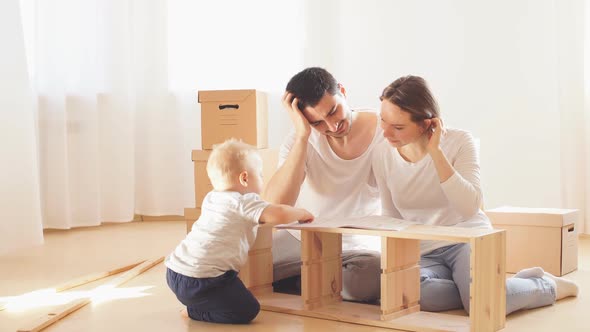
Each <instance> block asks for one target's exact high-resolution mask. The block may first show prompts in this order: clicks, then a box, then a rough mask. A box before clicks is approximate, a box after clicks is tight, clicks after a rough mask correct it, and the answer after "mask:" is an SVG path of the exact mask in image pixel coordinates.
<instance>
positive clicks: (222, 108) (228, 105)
mask: <svg viewBox="0 0 590 332" xmlns="http://www.w3.org/2000/svg"><path fill="white" fill-rule="evenodd" d="M226 108H233V109H236V110H237V109H239V108H240V105H238V104H222V105H219V109H220V110H224V109H226Z"/></svg>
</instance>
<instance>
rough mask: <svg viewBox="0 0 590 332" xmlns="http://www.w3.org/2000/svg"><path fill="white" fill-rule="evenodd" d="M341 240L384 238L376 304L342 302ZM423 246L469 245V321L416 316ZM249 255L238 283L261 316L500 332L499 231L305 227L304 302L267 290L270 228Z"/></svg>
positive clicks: (502, 246)
mask: <svg viewBox="0 0 590 332" xmlns="http://www.w3.org/2000/svg"><path fill="white" fill-rule="evenodd" d="M292 228H293V229H298V227H297V226H295V227H292ZM342 234H363V235H374V236H379V237H381V251H382V254H381V305H380V306H377V305H370V304H361V303H353V302H344V301H342V297H341V296H340V291H341V290H342ZM420 240H443V241H450V242H459V243H468V244H470V246H471V268H470V276H471V285H470V294H471V297H470V309H469V317H466V316H456V315H449V314H441V313H431V312H423V311H420V304H419V299H420V275H419V271H420V268H419V266H418V262H419V260H420V250H419V243H420ZM248 257H249V259H248V263H247V264H246V266H245V267H244V268H243V269H242V270H241V271H240V278H241V279H242V281H243V282H244V284H245V285H246V286H247V287H248V288H249V289H250V290H251V291H252V293H254V295H255V296H256V298H257V299H258V301H259V302H260V304H261V308H262V309H263V310H268V311H275V312H281V313H287V314H294V315H301V316H308V317H315V318H321V319H328V320H335V321H341V322H349V323H354V324H363V325H371V326H377V327H385V328H393V329H400V330H406V331H477V332H480V331H498V330H500V329H502V328H503V327H504V325H505V322H506V315H505V313H506V284H505V273H506V233H505V231H503V230H485V229H484V230H482V229H468V228H459V227H442V226H427V225H417V226H410V227H408V228H407V229H405V230H403V231H377V230H365V229H351V228H320V227H317V228H316V227H314V228H304V229H301V260H302V266H301V296H298V295H288V294H280V293H273V291H272V279H273V266H272V228H271V227H269V226H260V227H259V228H258V236H257V239H256V242H255V244H254V246H253V247H252V249H251V250H250V253H249V256H248ZM368 282H369V281H368Z"/></svg>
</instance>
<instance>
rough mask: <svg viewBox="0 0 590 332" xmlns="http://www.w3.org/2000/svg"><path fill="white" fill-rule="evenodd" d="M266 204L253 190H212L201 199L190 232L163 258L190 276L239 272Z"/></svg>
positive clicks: (203, 276)
mask: <svg viewBox="0 0 590 332" xmlns="http://www.w3.org/2000/svg"><path fill="white" fill-rule="evenodd" d="M268 205H269V203H268V202H266V201H263V200H262V199H261V198H260V196H259V195H258V194H255V193H248V194H245V195H242V194H240V193H238V192H234V191H225V192H217V191H211V192H210V193H208V194H207V196H205V198H204V199H203V205H202V207H201V216H200V217H199V219H198V220H197V222H195V223H194V224H193V228H192V230H191V231H190V233H189V234H188V235H187V236H186V238H185V239H184V240H182V242H181V243H180V244H179V245H178V246H177V247H176V249H175V250H174V252H172V253H171V254H170V255H169V256H168V257H166V262H165V264H166V266H167V267H168V268H170V269H171V270H173V271H174V272H176V273H180V274H183V275H185V276H189V277H193V278H211V277H217V276H220V275H222V274H223V273H225V272H226V271H229V270H234V271H239V270H240V268H241V267H242V266H243V265H244V264H245V263H246V260H247V258H248V250H250V247H251V246H252V244H253V243H254V240H255V239H256V232H257V230H258V224H259V220H260V215H261V214H262V211H264V209H265V208H266V207H267V206H268Z"/></svg>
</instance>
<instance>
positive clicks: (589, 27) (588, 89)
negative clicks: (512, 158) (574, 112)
mask: <svg viewBox="0 0 590 332" xmlns="http://www.w3.org/2000/svg"><path fill="white" fill-rule="evenodd" d="M584 7H585V8H584V20H583V22H584V110H585V115H586V117H585V121H583V125H584V128H585V131H584V132H585V133H586V137H585V140H584V141H583V142H584V143H585V144H584V146H585V149H583V150H582V151H583V152H582V153H583V154H584V156H585V164H584V165H585V169H586V176H585V177H584V179H585V181H584V184H585V188H586V195H585V197H584V203H585V212H586V213H585V215H584V217H585V223H584V229H583V231H584V233H586V234H590V3H588V1H585V2H584Z"/></svg>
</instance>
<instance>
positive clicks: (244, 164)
mask: <svg viewBox="0 0 590 332" xmlns="http://www.w3.org/2000/svg"><path fill="white" fill-rule="evenodd" d="M248 168H251V169H252V170H253V171H255V172H261V171H262V159H261V158H260V155H259V154H258V152H257V151H256V148H255V147H253V146H252V145H249V144H246V143H244V142H242V141H238V140H237V139H235V138H230V139H228V140H226V141H225V142H223V143H221V144H216V145H214V146H213V151H211V155H210V156H209V160H208V161H207V175H208V176H209V180H210V181H211V184H212V185H213V188H214V189H215V190H217V191H225V190H228V189H229V188H231V187H232V185H233V184H234V183H235V182H236V181H237V179H238V176H239V175H240V173H241V172H243V171H246V170H247V169H248Z"/></svg>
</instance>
